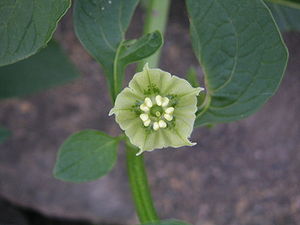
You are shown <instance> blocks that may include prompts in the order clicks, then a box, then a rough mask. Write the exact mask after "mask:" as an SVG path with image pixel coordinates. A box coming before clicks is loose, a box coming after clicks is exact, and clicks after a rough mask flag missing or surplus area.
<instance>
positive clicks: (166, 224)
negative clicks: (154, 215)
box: [141, 220, 191, 225]
mask: <svg viewBox="0 0 300 225" xmlns="http://www.w3.org/2000/svg"><path fill="white" fill-rule="evenodd" d="M141 225H191V224H189V223H186V222H183V221H180V220H162V221H157V222H149V223H143V224H141Z"/></svg>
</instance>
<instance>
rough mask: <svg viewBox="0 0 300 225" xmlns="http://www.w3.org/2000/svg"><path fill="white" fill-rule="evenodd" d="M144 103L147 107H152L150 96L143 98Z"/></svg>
mask: <svg viewBox="0 0 300 225" xmlns="http://www.w3.org/2000/svg"><path fill="white" fill-rule="evenodd" d="M145 104H146V106H147V107H149V108H151V107H152V105H153V104H152V101H151V99H150V98H145Z"/></svg>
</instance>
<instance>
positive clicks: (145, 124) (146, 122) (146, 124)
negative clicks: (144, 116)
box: [144, 119, 151, 127]
mask: <svg viewBox="0 0 300 225" xmlns="http://www.w3.org/2000/svg"><path fill="white" fill-rule="evenodd" d="M150 123H151V120H150V119H148V120H146V121H144V126H145V127H148V126H149V125H150Z"/></svg>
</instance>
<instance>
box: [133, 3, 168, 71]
mask: <svg viewBox="0 0 300 225" xmlns="http://www.w3.org/2000/svg"><path fill="white" fill-rule="evenodd" d="M169 8H170V0H149V1H148V2H147V12H146V18H145V25H144V34H148V33H150V32H153V31H156V30H159V31H160V32H161V33H162V34H164V32H165V28H166V25H167V21H168V14H169ZM160 54H161V49H160V50H158V51H157V52H156V53H155V54H153V55H152V56H150V57H149V58H147V59H144V60H142V61H141V62H140V63H139V65H138V68H137V70H138V71H140V70H142V68H143V66H144V65H145V63H146V62H148V63H149V66H150V67H157V66H158V64H159V58H160Z"/></svg>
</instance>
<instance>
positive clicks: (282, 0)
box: [268, 0, 300, 9]
mask: <svg viewBox="0 0 300 225" xmlns="http://www.w3.org/2000/svg"><path fill="white" fill-rule="evenodd" d="M268 1H269V2H272V3H276V4H280V5H284V6H288V7H292V8H298V9H300V0H268Z"/></svg>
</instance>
